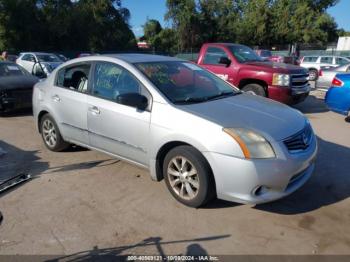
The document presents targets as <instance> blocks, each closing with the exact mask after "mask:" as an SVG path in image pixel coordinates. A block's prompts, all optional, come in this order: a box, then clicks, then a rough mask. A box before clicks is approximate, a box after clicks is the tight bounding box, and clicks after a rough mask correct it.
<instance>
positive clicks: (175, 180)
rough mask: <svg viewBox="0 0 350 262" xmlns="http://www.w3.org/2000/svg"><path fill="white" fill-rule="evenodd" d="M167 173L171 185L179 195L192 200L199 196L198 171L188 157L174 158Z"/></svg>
mask: <svg viewBox="0 0 350 262" xmlns="http://www.w3.org/2000/svg"><path fill="white" fill-rule="evenodd" d="M167 173H168V179H169V183H170V186H171V188H172V190H173V191H174V192H175V193H176V194H177V195H178V196H179V197H181V198H182V199H185V200H191V199H193V198H195V197H196V196H197V194H198V191H199V186H200V183H199V176H198V172H197V169H196V168H195V166H194V165H193V164H192V163H191V162H190V161H189V160H188V159H187V158H185V157H183V156H176V157H174V158H172V159H171V160H170V162H169V165H168V169H167Z"/></svg>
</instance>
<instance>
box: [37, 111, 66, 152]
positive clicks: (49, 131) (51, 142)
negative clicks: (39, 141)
mask: <svg viewBox="0 0 350 262" xmlns="http://www.w3.org/2000/svg"><path fill="white" fill-rule="evenodd" d="M40 131H41V136H42V138H43V141H44V144H45V146H46V147H47V148H48V149H49V150H51V151H54V152H59V151H62V150H64V149H66V148H67V147H68V146H69V144H68V143H67V142H65V141H64V140H63V138H62V136H61V133H60V131H59V129H58V127H57V124H56V122H55V120H54V119H53V118H52V117H51V115H49V114H46V115H44V116H43V117H42V119H41V121H40Z"/></svg>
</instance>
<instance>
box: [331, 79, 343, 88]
mask: <svg viewBox="0 0 350 262" xmlns="http://www.w3.org/2000/svg"><path fill="white" fill-rule="evenodd" d="M343 85H344V83H343V81H341V80H339V79H338V78H336V77H334V78H333V81H332V86H335V87H341V86H343Z"/></svg>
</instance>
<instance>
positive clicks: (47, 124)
mask: <svg viewBox="0 0 350 262" xmlns="http://www.w3.org/2000/svg"><path fill="white" fill-rule="evenodd" d="M42 132H43V137H44V140H45V143H46V145H48V146H49V147H55V146H56V143H57V133H56V128H55V126H54V124H53V123H52V121H50V120H49V119H45V121H44V122H43V125H42Z"/></svg>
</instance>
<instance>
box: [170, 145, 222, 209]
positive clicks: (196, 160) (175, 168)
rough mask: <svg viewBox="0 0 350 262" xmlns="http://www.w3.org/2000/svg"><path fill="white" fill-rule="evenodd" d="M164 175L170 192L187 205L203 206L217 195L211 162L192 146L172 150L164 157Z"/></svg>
mask: <svg viewBox="0 0 350 262" xmlns="http://www.w3.org/2000/svg"><path fill="white" fill-rule="evenodd" d="M163 175H164V178H165V183H166V185H167V187H168V190H169V191H170V193H171V194H172V195H173V196H174V198H176V199H177V200H178V201H179V202H181V203H183V204H185V205H187V206H191V207H199V206H202V205H204V204H205V203H207V202H208V201H209V200H211V199H212V198H213V197H214V196H215V188H214V184H215V183H214V181H213V177H212V174H211V169H210V167H209V164H208V163H207V161H206V160H205V158H204V157H203V156H202V154H201V153H200V152H199V151H197V150H196V149H195V148H193V147H191V146H179V147H176V148H174V149H172V150H170V152H169V153H168V154H167V155H166V157H165V159H164V163H163Z"/></svg>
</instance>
